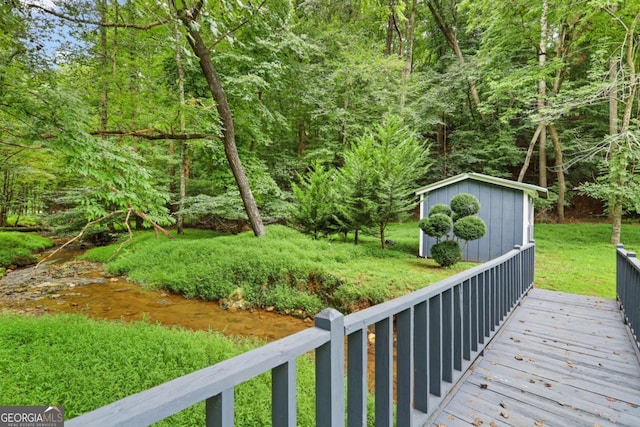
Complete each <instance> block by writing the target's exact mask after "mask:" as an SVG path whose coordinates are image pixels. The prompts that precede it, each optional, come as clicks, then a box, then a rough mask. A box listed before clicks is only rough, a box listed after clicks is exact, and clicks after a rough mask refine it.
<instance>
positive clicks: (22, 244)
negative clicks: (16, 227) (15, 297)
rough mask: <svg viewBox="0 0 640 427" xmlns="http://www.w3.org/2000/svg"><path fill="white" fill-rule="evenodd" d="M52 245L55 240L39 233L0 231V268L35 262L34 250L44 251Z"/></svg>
mask: <svg viewBox="0 0 640 427" xmlns="http://www.w3.org/2000/svg"><path fill="white" fill-rule="evenodd" d="M51 246H53V241H51V240H50V239H47V238H46V237H41V236H38V235H37V234H32V233H18V232H0V268H3V269H4V268H6V267H9V266H17V267H22V266H25V265H29V264H34V263H35V262H36V261H37V259H36V257H35V256H34V255H33V252H38V251H42V250H43V249H46V248H49V247H51ZM1 276H2V275H1V274H0V277H1Z"/></svg>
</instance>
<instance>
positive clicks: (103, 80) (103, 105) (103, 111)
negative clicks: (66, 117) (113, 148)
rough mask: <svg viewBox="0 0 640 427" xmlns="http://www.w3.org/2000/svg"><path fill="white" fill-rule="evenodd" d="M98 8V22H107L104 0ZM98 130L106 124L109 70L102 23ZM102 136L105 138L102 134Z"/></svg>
mask: <svg viewBox="0 0 640 427" xmlns="http://www.w3.org/2000/svg"><path fill="white" fill-rule="evenodd" d="M99 8H100V22H101V23H102V24H104V23H106V22H107V2H106V0H101V1H100V3H99ZM99 32H100V55H101V60H100V67H101V70H100V131H102V132H106V130H107V125H108V110H107V103H108V99H109V98H108V93H109V87H108V80H107V79H108V77H107V73H108V70H109V61H108V52H107V27H106V26H104V25H100V29H99ZM102 138H105V136H104V134H103V136H102Z"/></svg>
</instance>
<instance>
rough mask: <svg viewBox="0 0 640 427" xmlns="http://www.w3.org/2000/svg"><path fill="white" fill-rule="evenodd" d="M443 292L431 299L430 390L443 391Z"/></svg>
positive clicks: (431, 391) (437, 394)
mask: <svg viewBox="0 0 640 427" xmlns="http://www.w3.org/2000/svg"><path fill="white" fill-rule="evenodd" d="M440 300H441V294H438V295H435V296H433V297H431V298H430V299H429V392H430V393H431V394H433V395H434V396H438V397H440V396H441V393H442V338H441V335H442V328H441V324H442V320H441V317H440V312H441V309H440Z"/></svg>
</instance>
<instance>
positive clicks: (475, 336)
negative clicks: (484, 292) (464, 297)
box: [469, 276, 482, 351]
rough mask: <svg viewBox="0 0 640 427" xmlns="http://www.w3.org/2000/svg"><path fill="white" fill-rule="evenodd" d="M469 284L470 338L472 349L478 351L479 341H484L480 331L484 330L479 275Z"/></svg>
mask: <svg viewBox="0 0 640 427" xmlns="http://www.w3.org/2000/svg"><path fill="white" fill-rule="evenodd" d="M469 286H470V288H471V289H470V291H471V294H470V295H469V298H470V304H471V322H470V328H471V336H470V337H469V339H470V340H471V351H478V343H481V342H482V339H481V336H482V334H481V333H480V331H481V330H482V327H481V324H482V321H481V317H482V313H481V311H480V309H479V307H480V304H481V302H480V300H481V298H482V297H481V292H479V289H478V276H474V277H472V278H471V281H470V282H469Z"/></svg>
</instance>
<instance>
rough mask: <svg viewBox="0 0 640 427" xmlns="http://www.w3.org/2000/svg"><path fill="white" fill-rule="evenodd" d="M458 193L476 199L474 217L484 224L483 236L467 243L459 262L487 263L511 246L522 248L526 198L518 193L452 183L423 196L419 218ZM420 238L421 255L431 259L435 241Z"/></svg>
mask: <svg viewBox="0 0 640 427" xmlns="http://www.w3.org/2000/svg"><path fill="white" fill-rule="evenodd" d="M459 193H470V194H473V195H474V196H476V197H477V198H478V200H479V201H480V212H479V214H478V216H479V217H480V218H482V220H483V221H484V222H485V223H486V224H487V234H486V235H485V236H484V237H482V238H481V239H479V240H475V241H471V242H469V244H468V246H467V249H466V250H465V252H464V254H463V259H465V260H467V261H489V260H491V259H493V258H496V257H499V256H501V255H503V254H504V253H506V252H508V251H510V250H511V249H513V247H514V246H515V245H522V244H523V227H528V226H529V224H524V222H525V220H524V218H525V212H524V209H525V205H526V200H527V197H528V196H527V195H526V194H525V193H524V192H523V191H520V190H516V189H512V188H506V187H501V186H498V185H495V184H490V183H486V182H480V181H475V180H464V181H460V182H456V183H454V184H451V185H448V186H446V187H442V188H437V189H435V190H432V191H430V192H429V193H426V194H424V200H423V201H422V206H421V213H422V215H421V216H422V217H426V216H427V215H428V213H429V210H430V209H431V207H432V206H433V205H435V204H437V203H444V204H447V205H448V204H449V202H450V201H451V199H452V198H453V196H455V195H456V194H459ZM527 216H529V215H528V213H527ZM421 238H422V246H421V248H422V251H421V255H422V256H426V257H431V247H432V246H433V245H434V244H435V243H436V241H435V239H434V238H432V237H429V236H427V235H426V234H424V233H422V231H421Z"/></svg>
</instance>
